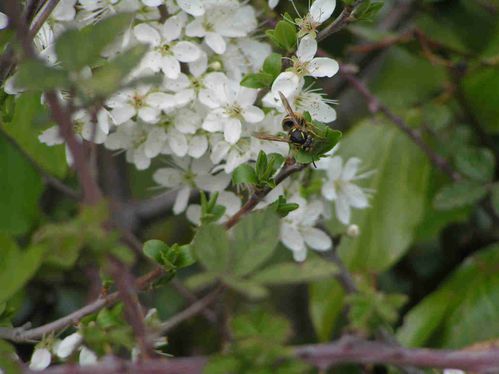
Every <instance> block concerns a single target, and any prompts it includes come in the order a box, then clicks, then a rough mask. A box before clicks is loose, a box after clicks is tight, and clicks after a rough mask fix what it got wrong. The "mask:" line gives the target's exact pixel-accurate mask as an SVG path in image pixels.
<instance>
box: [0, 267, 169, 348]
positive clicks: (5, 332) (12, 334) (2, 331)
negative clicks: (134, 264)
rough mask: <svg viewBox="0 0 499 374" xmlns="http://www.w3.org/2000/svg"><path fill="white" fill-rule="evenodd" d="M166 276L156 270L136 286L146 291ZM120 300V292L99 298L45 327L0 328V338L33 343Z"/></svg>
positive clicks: (143, 277)
mask: <svg viewBox="0 0 499 374" xmlns="http://www.w3.org/2000/svg"><path fill="white" fill-rule="evenodd" d="M164 274H165V272H164V270H163V269H162V268H156V269H154V270H152V271H151V272H149V273H147V274H146V275H144V276H142V277H140V278H139V279H137V282H136V283H135V286H136V288H137V289H138V290H144V289H145V288H147V287H149V286H150V285H151V284H152V283H153V282H154V281H155V280H157V279H159V278H160V277H162V276H163V275H164ZM118 300H119V294H118V292H113V293H112V294H109V295H107V296H105V297H101V298H98V299H97V300H95V301H94V302H92V303H90V304H88V305H85V306H84V307H83V308H81V309H78V310H76V311H74V312H73V313H71V314H68V315H67V316H64V317H62V318H59V319H58V320H55V321H53V322H50V323H47V324H45V325H42V326H39V327H35V328H33V329H29V330H26V329H25V328H23V327H18V328H3V327H0V338H2V339H7V340H11V341H13V342H16V343H23V342H32V341H33V340H35V339H40V338H42V337H43V336H45V335H48V334H50V333H51V332H54V331H59V330H62V329H64V328H66V327H68V326H71V325H74V324H76V323H78V322H79V321H80V320H81V319H82V318H83V317H85V316H88V315H89V314H92V313H95V312H97V311H99V310H101V309H102V308H104V307H106V306H110V305H113V304H115V303H116V302H117V301H118Z"/></svg>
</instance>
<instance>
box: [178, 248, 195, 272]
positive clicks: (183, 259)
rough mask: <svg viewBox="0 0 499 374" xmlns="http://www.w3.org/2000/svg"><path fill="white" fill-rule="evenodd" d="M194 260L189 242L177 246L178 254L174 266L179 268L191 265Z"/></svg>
mask: <svg viewBox="0 0 499 374" xmlns="http://www.w3.org/2000/svg"><path fill="white" fill-rule="evenodd" d="M195 262H196V260H195V258H194V256H193V254H192V246H191V245H189V244H186V245H181V246H179V247H178V256H177V260H176V261H175V266H176V267H177V268H179V269H182V268H185V267H188V266H191V265H192V264H194V263H195Z"/></svg>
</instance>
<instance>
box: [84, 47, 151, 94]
mask: <svg viewBox="0 0 499 374" xmlns="http://www.w3.org/2000/svg"><path fill="white" fill-rule="evenodd" d="M148 49H149V47H148V46H147V45H145V44H139V45H136V46H134V47H132V48H129V49H128V50H126V51H123V53H121V54H120V55H118V56H117V57H115V58H114V59H113V60H111V61H108V62H107V63H106V64H105V65H103V66H101V67H100V68H99V69H98V70H97V71H96V72H95V74H94V75H93V77H92V78H91V79H90V80H88V81H85V82H82V85H83V88H84V90H85V91H86V92H88V93H89V94H90V96H91V97H97V98H106V97H108V96H110V95H111V94H113V93H114V92H116V91H118V90H119V89H120V88H121V87H122V85H123V81H124V79H125V78H126V77H127V76H128V75H129V74H130V73H131V72H132V70H133V69H134V68H135V67H136V66H137V65H138V64H139V63H140V61H142V59H143V58H144V56H145V54H146V52H147V50H148Z"/></svg>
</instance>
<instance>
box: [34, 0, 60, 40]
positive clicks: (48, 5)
mask: <svg viewBox="0 0 499 374" xmlns="http://www.w3.org/2000/svg"><path fill="white" fill-rule="evenodd" d="M59 1H60V0H47V1H46V2H45V4H44V5H43V7H42V8H41V9H40V11H39V12H38V13H37V14H36V16H35V18H34V19H33V22H32V23H31V27H30V30H29V36H30V37H31V38H34V37H35V35H36V34H38V31H40V29H41V28H42V26H43V24H44V23H45V21H46V20H47V19H48V18H49V16H50V15H51V14H52V12H53V11H54V9H55V7H56V6H57V5H58V4H59Z"/></svg>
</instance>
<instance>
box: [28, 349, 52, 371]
mask: <svg viewBox="0 0 499 374" xmlns="http://www.w3.org/2000/svg"><path fill="white" fill-rule="evenodd" d="M51 361H52V355H51V354H50V351H49V350H48V349H47V348H35V350H34V352H33V354H32V355H31V360H30V362H29V368H30V369H31V370H37V371H38V370H44V369H46V368H47V367H48V366H49V365H50V362H51Z"/></svg>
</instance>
